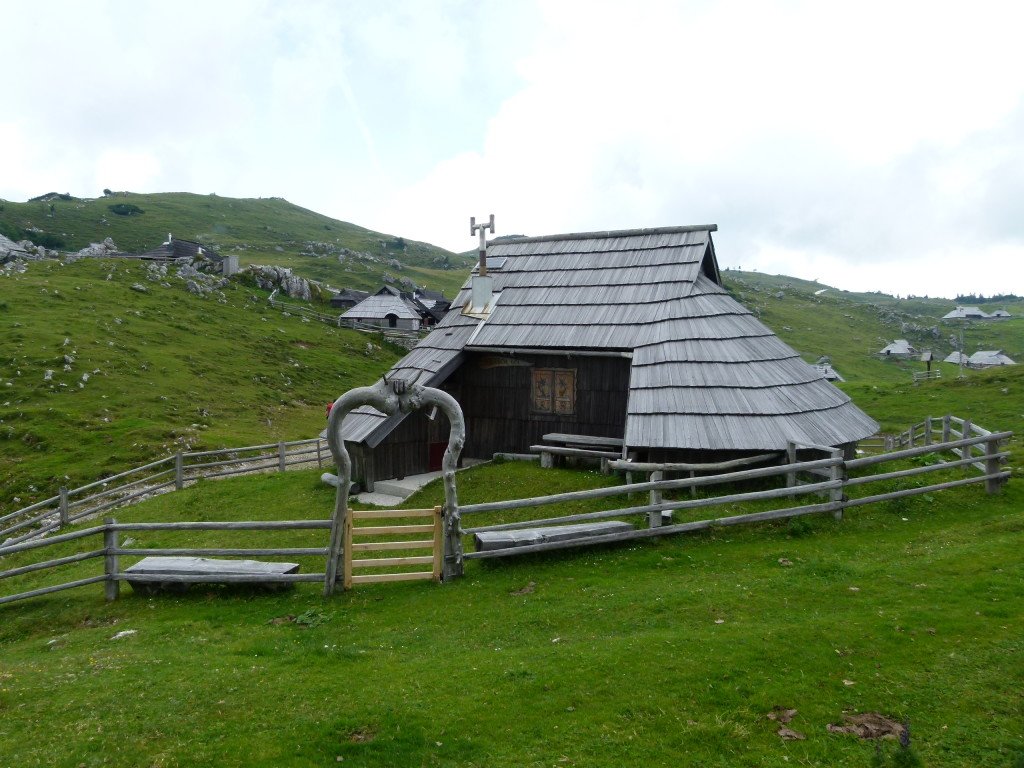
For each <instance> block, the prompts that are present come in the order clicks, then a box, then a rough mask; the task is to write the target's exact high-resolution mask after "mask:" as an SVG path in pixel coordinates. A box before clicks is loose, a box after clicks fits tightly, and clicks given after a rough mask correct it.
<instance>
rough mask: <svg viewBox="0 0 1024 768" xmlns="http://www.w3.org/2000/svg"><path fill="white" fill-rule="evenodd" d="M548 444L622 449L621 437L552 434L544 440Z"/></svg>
mask: <svg viewBox="0 0 1024 768" xmlns="http://www.w3.org/2000/svg"><path fill="white" fill-rule="evenodd" d="M542 439H543V440H544V442H546V443H562V444H563V445H567V446H577V447H583V446H586V447H600V448H605V447H607V448H622V444H623V439H622V438H621V437H596V436H594V435H567V434H564V433H562V432H550V433H548V434H546V435H544V436H543V438H542Z"/></svg>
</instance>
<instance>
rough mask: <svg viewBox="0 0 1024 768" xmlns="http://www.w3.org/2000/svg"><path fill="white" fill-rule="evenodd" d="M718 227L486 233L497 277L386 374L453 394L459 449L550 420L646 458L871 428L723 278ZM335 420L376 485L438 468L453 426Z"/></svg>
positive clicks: (712, 455) (746, 451)
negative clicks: (494, 236)
mask: <svg viewBox="0 0 1024 768" xmlns="http://www.w3.org/2000/svg"><path fill="white" fill-rule="evenodd" d="M715 229H716V227H715V226H714V225H709V226H697V227H666V228H659V229H644V230H627V231H619V232H592V233H582V234H571V235H557V236H549V237H532V238H530V237H517V238H508V239H504V238H503V239H501V240H500V241H492V243H491V244H490V253H489V255H488V260H487V264H488V275H489V277H490V278H491V280H492V281H493V287H492V288H491V289H488V288H487V287H486V286H487V282H486V280H480V279H479V278H471V281H472V283H471V282H467V283H466V285H465V286H463V289H462V291H461V292H460V293H459V295H458V296H457V297H456V298H455V300H454V301H453V302H452V309H451V310H450V311H449V312H448V314H447V315H446V316H445V318H444V320H442V321H441V322H440V323H439V324H438V326H437V328H436V329H435V330H434V331H433V332H432V333H431V334H430V335H429V336H427V337H426V338H425V339H423V340H422V341H421V342H420V343H419V344H418V345H417V346H416V347H415V348H414V349H413V350H412V351H411V352H410V353H409V354H408V355H406V356H405V357H404V358H403V359H402V360H400V361H399V362H398V363H397V364H396V365H395V366H394V367H393V368H392V369H391V371H390V372H389V374H388V376H387V378H388V380H389V381H392V380H394V379H395V378H398V379H404V380H407V381H414V380H415V381H418V382H419V383H421V384H426V385H430V386H434V387H441V388H442V389H445V390H446V391H448V392H450V393H451V394H452V395H454V396H455V397H456V399H457V400H458V401H459V402H460V404H461V405H462V408H463V411H464V414H465V418H466V422H467V441H466V445H465V449H464V451H463V455H465V456H467V457H481V458H489V457H490V456H492V455H493V454H494V453H495V452H499V451H508V452H524V451H528V450H529V447H530V445H531V444H535V443H538V442H541V441H542V438H543V435H545V434H547V433H553V432H557V433H569V434H574V435H590V436H597V437H611V438H618V439H621V440H622V441H623V443H624V448H623V453H624V454H627V455H628V454H635V455H637V456H638V457H639V458H641V459H646V460H651V461H667V460H684V461H685V460H697V461H708V460H716V459H723V458H729V457H737V456H744V455H751V454H755V453H762V452H766V451H782V450H784V449H785V447H786V444H787V441H790V440H793V441H798V442H804V443H814V444H818V445H831V446H849V445H851V444H853V443H855V442H856V441H858V440H860V439H862V438H865V437H867V436H869V435H871V434H874V432H875V431H876V430H877V426H878V425H877V424H876V423H875V422H874V421H873V420H872V419H870V418H869V417H868V416H866V415H865V414H864V413H863V412H861V411H860V410H859V409H858V408H857V407H856V406H854V405H853V403H852V402H850V399H849V398H848V397H847V396H846V395H845V394H844V393H843V392H841V391H840V390H838V389H837V388H836V387H834V386H833V385H831V384H830V383H828V382H827V381H825V380H824V379H823V378H822V376H821V374H820V373H819V372H818V371H817V370H815V368H814V367H813V366H811V365H809V364H808V363H806V362H804V361H803V360H802V359H801V358H800V356H799V355H798V354H797V353H796V352H795V351H794V350H793V349H791V348H790V347H788V346H787V345H786V344H784V343H783V342H782V341H781V340H780V339H779V338H778V337H777V336H775V334H774V333H772V331H771V330H769V329H768V328H767V327H765V326H764V325H763V324H762V323H761V322H760V321H759V320H758V319H757V318H756V317H754V315H753V314H751V312H750V311H749V310H747V309H746V308H745V307H743V306H742V305H740V304H739V303H737V302H736V301H735V300H734V299H733V298H732V297H731V296H730V295H729V294H728V293H727V292H726V290H725V289H724V288H723V287H722V283H721V278H720V276H719V268H718V263H717V260H716V257H715V248H714V243H713V241H712V238H711V233H712V232H713V231H715ZM473 289H480V290H479V292H478V295H477V297H476V299H473V293H474V291H473ZM471 305H473V306H471ZM342 434H343V437H344V439H345V441H346V445H347V447H348V449H349V451H350V454H351V455H352V457H353V464H354V471H355V475H356V476H357V477H361V478H362V479H363V480H364V482H366V483H367V484H368V485H372V483H373V481H374V479H380V478H386V477H394V476H403V475H409V474H415V473H417V472H423V471H426V470H428V469H433V468H436V467H438V466H439V465H440V458H441V456H442V454H443V452H444V447H445V444H446V441H447V439H448V426H447V424H445V423H444V419H435V420H429V419H428V418H427V417H426V416H425V415H423V414H420V413H412V414H403V413H397V414H395V415H393V416H389V417H385V416H384V415H383V414H380V413H378V412H377V411H375V410H374V409H372V408H369V407H363V408H359V409H357V410H356V411H354V412H353V413H351V414H349V416H348V417H347V418H346V420H345V422H344V424H343V432H342Z"/></svg>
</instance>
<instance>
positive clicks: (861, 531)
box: [0, 371, 1024, 768]
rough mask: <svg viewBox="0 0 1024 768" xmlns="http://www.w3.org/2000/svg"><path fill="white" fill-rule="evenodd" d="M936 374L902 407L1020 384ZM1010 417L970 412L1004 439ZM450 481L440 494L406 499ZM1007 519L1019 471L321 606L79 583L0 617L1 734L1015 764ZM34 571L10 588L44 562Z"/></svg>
mask: <svg viewBox="0 0 1024 768" xmlns="http://www.w3.org/2000/svg"><path fill="white" fill-rule="evenodd" d="M932 384H934V385H935V386H934V387H933V388H932V389H931V390H930V391H931V394H927V393H924V390H923V389H922V390H920V391H919V392H918V393H917V396H919V397H921V398H922V399H924V400H930V399H931V398H932V397H933V396H934V397H936V398H937V400H936V402H937V403H939V405H940V406H941V407H946V408H949V409H951V410H953V411H954V412H964V409H966V408H970V407H972V404H974V403H978V402H986V403H989V402H991V403H1001V402H1005V401H1006V398H1005V396H1004V394H1003V390H1004V389H1007V388H1009V389H1010V390H1011V391H1014V392H1019V391H1020V386H1021V385H1022V384H1024V376H1022V375H1021V374H1020V373H1019V372H1017V371H1004V372H994V374H993V373H989V374H983V375H981V376H979V377H977V378H976V379H974V380H972V381H971V382H970V383H969V384H968V383H965V382H959V383H956V382H933V383H932ZM879 390H880V392H881V393H882V394H880V395H879V398H878V399H877V401H876V402H874V403H871V404H869V405H868V410H869V411H870V412H871V413H872V415H873V416H875V417H876V418H879V419H883V420H885V419H886V418H887V415H888V417H891V418H903V414H902V413H900V412H898V409H899V408H900V407H906V408H909V409H910V410H911V411H913V412H914V418H916V417H917V415H918V414H917V411H918V404H910V403H908V402H907V400H906V399H905V398H903V397H901V396H900V394H899V392H900V390H899V388H898V387H896V386H892V387H888V386H885V385H883V386H881V387H879ZM894 407H895V408H896V409H897V410H896V411H894V410H891V409H893V408H894ZM1014 411H1017V413H1016V415H1014V414H1013V412H1014ZM1019 411H1020V409H1019V407H1018V408H1016V409H1014V408H1012V407H1007V408H1004V409H1003V410H1002V411H1000V412H999V414H998V415H997V414H996V413H995V412H993V413H991V414H990V418H987V419H986V420H985V421H986V422H989V423H988V425H989V426H992V427H998V428H1011V429H1015V430H1018V432H1019V430H1021V429H1022V428H1024V414H1021V413H1019ZM1004 419H1005V421H1004ZM993 420H995V421H999V422H1000V423H998V424H995V423H992V421H993ZM1016 458H1018V459H1019V453H1018V454H1017V455H1016ZM317 474H318V473H316V472H294V473H288V474H284V475H267V476H264V477H259V478H245V479H235V480H225V481H215V482H205V483H200V484H199V485H197V486H195V487H193V488H190V489H186V490H185V491H182V492H179V493H175V494H169V495H166V496H162V497H158V498H156V499H154V500H151V501H148V502H146V503H144V504H141V505H138V506H135V507H132V508H129V509H124V510H119V511H118V512H117V517H118V519H119V520H123V521H129V520H146V521H155V520H181V519H193V520H207V519H301V518H318V519H322V518H324V517H325V516H327V515H328V514H329V512H330V510H331V507H332V502H333V491H332V490H331V489H329V488H327V487H326V486H324V485H323V484H322V483H320V481H319V479H318V476H317ZM609 482H612V481H611V480H610V479H609V478H605V477H603V476H600V475H597V474H595V473H591V472H580V471H570V470H541V469H539V468H538V467H535V466H531V465H525V464H520V463H507V464H500V465H490V466H481V467H478V468H474V469H472V470H469V471H467V472H466V473H463V474H460V476H459V494H460V499H461V501H462V502H463V503H474V502H479V501H484V500H493V499H494V498H495V497H502V498H516V497H522V496H530V495H537V494H540V493H552V492H562V491H567V490H572V489H576V488H584V487H594V486H597V485H601V484H607V483H609ZM442 496H443V491H442V489H441V488H440V486H439V484H437V483H435V484H434V485H431V486H428V487H427V488H425V489H424V490H423V491H421V492H420V494H418V495H417V496H416V497H413V498H411V499H409V500H408V502H407V506H410V507H412V506H427V505H432V504H435V503H438V502H439V501H440V500H441V498H442ZM734 508H735V511H736V512H737V513H740V512H743V511H747V508H746V507H744V506H742V505H734ZM1022 510H1024V486H1021V485H1020V481H1019V479H1017V480H1013V481H1011V482H1010V484H1009V485H1008V486H1007V487H1006V488H1004V491H1003V493H1002V494H1000V495H998V496H994V497H990V496H986V495H985V494H984V492H983V491H982V490H981V488H980V487H977V486H975V487H972V488H961V489H955V490H952V491H945V492H940V493H935V494H932V495H929V496H923V497H921V496H919V497H914V498H910V499H904V500H898V501H893V502H889V503H886V504H883V505H875V506H869V507H861V508H856V509H853V510H850V511H849V512H848V513H847V515H846V518H845V519H844V520H843V521H842V522H839V523H837V522H835V521H833V520H832V519H831V518H826V519H814V520H806V519H805V520H801V521H795V522H793V523H789V524H784V523H780V524H765V525H758V526H751V527H745V528H727V529H721V530H718V531H711V532H707V533H705V534H701V535H695V536H679V537H672V538H669V539H663V540H659V541H649V542H644V543H639V544H633V545H630V546H625V547H616V548H604V549H594V550H586V551H577V552H569V553H562V554H558V555H549V556H534V557H526V558H520V559H516V560H514V561H509V562H500V563H494V564H488V563H481V562H479V561H473V562H470V563H469V564H468V565H467V572H466V576H465V578H463V579H461V580H459V581H456V582H454V583H453V584H450V585H445V586H442V587H437V586H433V585H424V584H390V585H375V586H363V587H358V588H357V589H355V590H353V591H351V592H348V593H344V594H341V595H338V596H336V597H334V598H332V599H330V600H326V601H325V600H324V599H323V598H322V597H321V596H320V591H319V588H318V587H316V586H315V585H299V586H298V587H297V588H296V589H295V590H292V591H289V592H284V593H276V594H269V595H267V594H257V593H253V592H248V591H244V590H240V589H198V590H193V592H191V593H190V594H188V595H186V596H160V597H149V598H147V597H140V596H137V595H135V594H133V593H132V592H131V590H129V589H127V588H126V589H125V590H124V592H123V593H122V597H121V599H120V600H119V601H117V602H115V603H111V604H105V603H104V602H103V600H102V595H101V590H100V589H99V585H93V586H91V587H86V588H83V589H81V590H79V591H77V592H72V593H63V594H61V595H56V596H48V597H43V598H39V599H36V600H34V601H30V602H26V603H22V604H18V605H15V606H4V607H0V611H3V614H4V620H3V621H2V622H0V649H2V651H3V652H2V654H0V708H2V709H3V711H4V717H3V718H0V746H2V749H3V755H4V757H6V758H7V760H8V761H9V762H10V763H11V764H12V765H26V766H31V765H46V766H51V765H53V766H77V765H81V764H85V765H99V764H101V763H102V764H105V765H111V766H133V765H138V764H148V765H163V766H185V765H198V764H204V765H217V766H242V765H245V766H249V767H251V768H258V766H322V765H325V764H337V763H343V764H355V765H361V766H395V765H423V766H480V767H483V766H487V767H488V768H491V767H494V768H505V767H508V768H512V767H516V768H518V766H523V765H544V766H549V765H554V766H562V765H567V766H574V765H576V766H622V765H643V766H672V767H673V768H674V767H675V766H679V765H701V766H722V768H726V767H728V768H733V767H734V766H762V765H787V764H790V765H818V766H851V767H853V766H857V767H860V766H867V765H877V764H882V765H911V764H916V765H925V766H946V765H950V766H953V765H956V766H960V765H970V766H975V767H977V768H988V767H991V768H1006V767H1008V766H1013V767H1015V766H1018V765H1019V764H1020V762H1019V761H1020V760H1021V759H1022V756H1024V721H1022V720H1021V718H1020V712H1021V711H1022V707H1024V698H1022V694H1021V691H1024V668H1022V666H1021V665H1020V663H1019V660H1020V657H1021V653H1022V652H1024V642H1022V638H1021V634H1020V626H1021V623H1022V621H1024V590H1022V589H1021V586H1022V584H1024V561H1022V559H1021V554H1020V535H1021V531H1022V530H1024V528H1022V526H1024V512H1022ZM225 535H226V534H214V533H210V534H197V533H180V534H177V535H174V534H169V533H157V532H145V531H143V532H139V533H138V534H137V535H136V536H135V542H136V545H137V546H140V547H147V546H163V547H166V546H174V545H175V544H176V543H179V542H180V543H181V544H189V545H192V546H224V545H227V544H229V542H228V541H227V540H226V539H224V538H223V537H224V536H225ZM268 536H270V537H271V538H272V540H273V542H274V543H275V544H276V545H278V546H296V547H309V546H322V545H323V542H322V539H323V536H324V534H323V533H322V532H316V531H305V532H294V533H291V534H287V535H285V534H281V533H276V534H259V533H241V534H238V535H237V536H232V538H231V539H230V543H231V544H233V545H236V546H260V545H261V544H260V543H261V542H263V543H266V542H267V541H268V538H267V537H268ZM23 562H24V559H23V558H21V557H20V556H14V557H12V558H10V562H9V563H6V564H5V566H6V567H16V566H17V565H20V564H22V563H23ZM303 562H304V565H303V569H304V570H309V571H313V570H316V569H317V568H318V567H319V568H322V562H317V561H316V560H315V559H307V561H303ZM787 564H788V565H787ZM94 570H95V568H93V569H92V570H90V569H88V568H87V567H86V566H85V565H83V564H78V565H73V566H70V567H69V568H68V571H67V574H66V577H67V578H73V577H75V576H76V575H77V576H78V577H84V576H85V575H88V574H89V573H92V572H94ZM28 578H29V579H31V582H30V583H27V584H26V583H23V585H22V588H27V587H31V586H36V585H38V584H40V583H44V579H45V577H44V576H39V575H32V576H30V577H28ZM51 578H52V577H51ZM11 586H13V585H11ZM8 588H9V587H8V584H3V585H0V589H8ZM125 631H128V632H130V633H131V634H129V635H127V636H122V637H120V638H118V639H113V638H114V637H115V635H117V634H119V633H121V632H125ZM197 659H201V660H202V662H201V665H199V664H197V663H196V660H197ZM777 708H784V709H790V708H792V709H795V710H797V714H796V716H795V718H794V720H793V721H792V722H791V723H790V724H789V725H790V728H792V729H793V730H795V731H797V732H799V733H801V734H803V735H804V736H805V737H806V738H805V739H803V740H798V741H786V740H783V739H781V738H780V737H779V736H778V735H777V733H776V732H777V730H778V727H779V726H778V723H777V722H773V721H772V720H770V719H769V718H768V714H769V713H771V712H772V711H773V710H775V709H777ZM857 712H880V713H882V714H885V715H887V716H889V717H892V718H895V719H897V720H900V721H907V722H909V723H910V725H911V733H912V746H913V749H914V751H915V754H916V755H917V757H918V758H919V760H920V762H919V763H899V762H896V761H895V754H894V753H895V749H896V748H895V745H893V744H891V743H887V744H885V745H884V748H883V752H884V755H885V762H883V763H876V762H872V761H873V760H874V759H875V746H874V745H873V744H872V743H870V742H863V741H860V740H858V739H856V738H855V737H852V736H844V735H838V734H833V733H829V732H828V731H827V729H826V726H827V725H828V724H829V723H839V722H841V720H842V717H843V715H844V714H849V713H857Z"/></svg>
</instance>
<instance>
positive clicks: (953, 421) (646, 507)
mask: <svg viewBox="0 0 1024 768" xmlns="http://www.w3.org/2000/svg"><path fill="white" fill-rule="evenodd" d="M931 421H932V420H931V419H928V420H926V422H925V423H929V422H931ZM939 421H944V422H945V423H946V424H948V425H950V430H949V433H948V435H949V437H950V438H951V439H948V440H946V441H942V442H934V441H933V442H930V443H928V444H925V445H921V446H919V447H913V448H907V449H904V450H899V451H894V452H890V453H886V454H880V455H877V456H864V457H862V458H857V459H852V460H846V459H844V458H843V456H842V452H841V451H839V450H837V449H834V448H831V447H828V446H812V445H800V444H791V446H790V451H789V454H790V458H791V459H792V461H791V462H788V463H786V464H783V465H780V466H769V467H759V468H755V469H744V470H740V471H736V472H725V473H721V474H715V475H706V476H691V477H684V478H679V479H660V478H659V479H656V480H652V481H651V482H647V483H635V484H633V485H623V486H616V487H612V488H599V489H596V490H590V491H575V492H571V493H560V494H554V495H551V496H541V497H537V498H532V499H517V500H513V501H496V502H487V503H483V504H469V505H465V506H462V507H461V508H460V512H461V514H462V516H463V518H465V517H466V516H468V515H473V514H480V513H485V512H497V511H508V510H521V509H527V508H534V507H544V506H553V505H559V504H564V503H566V502H578V501H589V500H595V499H602V498H607V497H611V496H621V495H628V494H631V493H636V492H638V491H646V492H647V493H648V494H649V498H648V503H646V504H640V505H635V506H626V507H620V508H616V509H611V510H600V511H595V512H581V513H578V514H571V515H560V516H552V517H541V518H535V519H531V520H521V521H517V522H510V523H498V524H494V525H483V526H478V527H473V528H466V529H464V530H465V533H482V532H485V531H500V530H516V529H525V528H535V527H542V526H551V525H561V524H569V523H578V522H582V521H587V520H602V519H609V518H618V517H630V516H637V515H646V516H647V520H648V527H647V528H635V529H633V530H631V531H624V532H617V533H611V534H604V535H595V536H589V537H587V538H585V539H578V540H574V541H550V542H544V543H540V544H529V545H525V546H519V547H510V548H507V549H495V550H488V551H479V552H467V553H465V554H464V555H463V557H464V558H465V559H466V560H474V559H479V558H495V557H508V556H514V555H520V554H526V553H529V552H543V551H548V550H555V549H566V548H570V547H578V546H581V545H587V546H592V545H596V544H605V543H613V542H621V541H631V540H636V539H645V538H651V537H656V536H665V535H670V534H676V533H686V532H690V531H699V530H705V529H708V528H713V527H717V526H729V525H739V524H743V523H754V522H761V521H765V520H781V519H786V518H792V517H799V516H802V515H809V514H831V515H833V516H834V517H835V518H836V519H842V516H843V512H844V510H846V509H848V508H851V507H857V506H862V505H864V504H872V503H876V502H880V501H888V500H893V499H899V498H904V497H907V496H916V495H921V494H926V493H932V492H936V491H941V490H945V489H948V488H956V487H959V486H963V485H970V484H975V483H984V484H985V489H986V491H987V492H988V493H996V492H998V490H999V488H1000V486H1001V484H1002V483H1003V482H1005V481H1006V480H1007V479H1008V478H1009V476H1010V472H1009V471H1006V470H1004V469H1003V468H1002V465H1003V464H1004V463H1005V461H1006V460H1007V458H1008V457H1009V453H1008V452H1007V451H1002V450H1000V443H1001V442H1002V441H1004V440H1008V439H1009V438H1010V437H1012V435H1013V433H1012V432H995V433H993V432H989V431H987V430H981V429H979V428H977V427H973V428H972V427H971V425H970V423H969V422H966V425H965V422H964V421H963V420H961V419H957V418H955V417H948V418H947V419H946V420H939ZM957 424H959V425H961V426H962V431H961V433H956V432H955V430H953V429H952V425H957ZM919 426H920V425H915V426H914V427H912V428H911V429H910V430H908V432H910V433H914V431H915V429H917V428H919ZM974 432H980V433H981V434H972V433H974ZM964 434H967V435H968V436H967V437H964V436H963V435H964ZM952 438H956V439H952ZM979 450H980V451H981V452H982V453H981V454H980V456H979V454H978V453H977V451H979ZM803 451H810V452H818V453H819V454H825V453H827V456H826V457H825V458H814V459H810V460H803V461H801V460H799V454H800V453H801V452H803ZM928 454H935V455H936V457H937V458H939V459H940V460H939V461H938V462H937V463H934V464H926V465H924V466H916V467H912V468H908V469H902V468H901V469H894V470H891V471H887V472H878V473H872V472H873V469H874V468H875V467H880V466H881V465H883V464H892V463H900V462H905V461H907V460H913V459H915V458H918V457H922V456H926V455H928ZM943 454H949V455H951V456H953V457H955V458H953V459H951V460H946V459H944V458H941V457H942V455H943ZM951 469H953V470H956V469H962V470H964V471H966V472H968V473H970V472H972V471H973V470H980V474H969V475H968V476H966V477H963V478H957V479H954V480H943V481H942V482H934V483H931V484H926V485H921V486H915V487H912V488H901V489H897V490H888V491H883V492H879V493H874V494H869V495H865V496H854V497H851V496H850V495H849V494H848V493H847V492H848V491H850V490H852V489H857V490H856V491H855V492H854V493H855V494H856V493H859V492H860V490H861V489H860V486H865V485H868V484H871V483H882V482H888V481H892V480H897V479H905V478H912V477H917V476H919V475H924V474H928V473H934V472H941V471H948V470H951ZM864 473H867V474H864ZM771 478H777V479H779V480H784V481H785V486H784V487H779V488H771V489H768V490H757V491H747V492H727V493H725V494H724V495H720V496H708V497H706V498H690V499H686V500H671V501H666V500H664V493H665V492H666V491H681V490H686V489H691V490H692V489H696V488H703V489H709V488H712V487H714V486H720V485H733V484H736V483H742V482H746V481H750V480H761V481H765V480H770V479H771ZM807 495H818V496H820V497H821V500H817V501H810V502H804V503H801V504H795V505H788V506H783V507H781V508H778V509H772V510H768V511H763V512H752V513H748V514H740V515H728V516H724V517H717V518H706V519H703V520H695V521H691V522H684V523H671V522H670V520H671V518H669V519H668V524H665V523H666V517H665V513H672V512H676V511H684V510H693V509H700V508H705V507H722V506H724V505H728V504H735V503H744V502H763V501H775V500H782V499H786V500H789V499H793V498H795V497H798V496H807Z"/></svg>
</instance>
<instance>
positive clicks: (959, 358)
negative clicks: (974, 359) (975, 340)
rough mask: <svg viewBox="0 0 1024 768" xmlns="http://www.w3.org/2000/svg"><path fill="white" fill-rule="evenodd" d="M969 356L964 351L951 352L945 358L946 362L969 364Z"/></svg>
mask: <svg viewBox="0 0 1024 768" xmlns="http://www.w3.org/2000/svg"><path fill="white" fill-rule="evenodd" d="M968 360H969V358H968V357H967V355H965V354H964V353H963V352H959V351H956V352H950V353H949V354H948V355H946V357H945V358H944V359H943V361H942V362H944V363H953V364H954V365H967V363H968Z"/></svg>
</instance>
